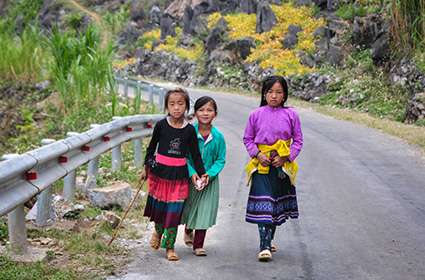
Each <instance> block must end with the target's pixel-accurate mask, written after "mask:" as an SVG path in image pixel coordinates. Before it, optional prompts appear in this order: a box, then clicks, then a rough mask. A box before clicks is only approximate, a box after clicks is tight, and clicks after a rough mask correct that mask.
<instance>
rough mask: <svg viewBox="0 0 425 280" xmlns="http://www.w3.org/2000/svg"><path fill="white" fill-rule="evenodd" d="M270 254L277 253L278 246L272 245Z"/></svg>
mask: <svg viewBox="0 0 425 280" xmlns="http://www.w3.org/2000/svg"><path fill="white" fill-rule="evenodd" d="M270 252H272V253H274V252H277V246H276V245H272V246H271V248H270Z"/></svg>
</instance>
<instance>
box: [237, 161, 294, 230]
mask: <svg viewBox="0 0 425 280" xmlns="http://www.w3.org/2000/svg"><path fill="white" fill-rule="evenodd" d="M289 218H292V219H296V218H298V204H297V195H296V191H295V187H294V186H292V185H291V182H290V180H289V177H288V176H285V177H284V178H283V179H281V178H279V176H278V170H277V169H276V168H274V167H271V168H270V171H269V174H258V173H257V172H255V173H254V174H253V176H252V184H251V190H250V192H249V197H248V204H247V207H246V217H245V220H246V221H247V222H249V223H255V224H273V225H281V224H283V223H284V222H285V221H286V220H287V219H289Z"/></svg>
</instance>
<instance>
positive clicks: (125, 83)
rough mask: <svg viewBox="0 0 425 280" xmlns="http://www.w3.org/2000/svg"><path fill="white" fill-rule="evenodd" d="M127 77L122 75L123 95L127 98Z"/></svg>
mask: <svg viewBox="0 0 425 280" xmlns="http://www.w3.org/2000/svg"><path fill="white" fill-rule="evenodd" d="M127 79H128V78H127V77H124V97H125V98H128V81H127Z"/></svg>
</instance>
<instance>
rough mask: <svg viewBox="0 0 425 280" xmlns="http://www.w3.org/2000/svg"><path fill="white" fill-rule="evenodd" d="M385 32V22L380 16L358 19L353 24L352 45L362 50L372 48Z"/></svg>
mask: <svg viewBox="0 0 425 280" xmlns="http://www.w3.org/2000/svg"><path fill="white" fill-rule="evenodd" d="M383 32H385V30H384V22H383V20H382V19H381V17H379V16H378V15H370V16H367V17H365V18H359V17H356V18H355V19H354V24H353V33H352V43H353V44H354V45H356V46H360V47H362V48H370V47H371V46H372V45H373V43H374V42H375V41H376V39H377V38H378V36H379V35H380V34H381V33H383Z"/></svg>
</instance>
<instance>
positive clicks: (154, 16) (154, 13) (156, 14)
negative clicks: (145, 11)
mask: <svg viewBox="0 0 425 280" xmlns="http://www.w3.org/2000/svg"><path fill="white" fill-rule="evenodd" d="M161 17H162V13H161V8H159V7H158V6H157V5H153V6H152V8H151V9H150V10H149V23H150V24H153V25H160V24H161Z"/></svg>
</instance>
